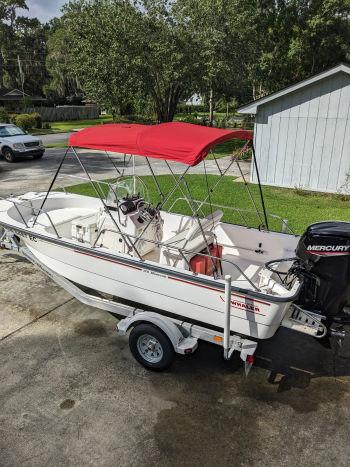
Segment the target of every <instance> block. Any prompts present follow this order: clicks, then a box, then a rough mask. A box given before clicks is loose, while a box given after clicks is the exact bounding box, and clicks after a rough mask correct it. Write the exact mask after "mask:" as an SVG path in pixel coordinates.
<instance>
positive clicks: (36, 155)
mask: <svg viewBox="0 0 350 467" xmlns="http://www.w3.org/2000/svg"><path fill="white" fill-rule="evenodd" d="M43 155H44V154H35V156H33V159H42V157H43Z"/></svg>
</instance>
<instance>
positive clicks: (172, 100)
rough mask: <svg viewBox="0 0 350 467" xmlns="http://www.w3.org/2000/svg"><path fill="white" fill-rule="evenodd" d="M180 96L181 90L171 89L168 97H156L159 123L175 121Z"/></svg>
mask: <svg viewBox="0 0 350 467" xmlns="http://www.w3.org/2000/svg"><path fill="white" fill-rule="evenodd" d="M180 94H181V92H180V90H179V89H177V88H176V87H171V88H170V89H169V91H168V93H167V95H166V96H162V97H161V96H157V95H155V96H154V101H155V108H156V113H157V120H158V123H166V122H172V121H173V119H174V116H175V112H176V108H177V104H178V103H179V100H180Z"/></svg>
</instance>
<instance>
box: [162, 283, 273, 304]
mask: <svg viewBox="0 0 350 467" xmlns="http://www.w3.org/2000/svg"><path fill="white" fill-rule="evenodd" d="M169 279H172V280H173V281H178V282H184V283H185V284H190V285H196V286H197V287H202V288H203V289H209V290H214V291H215V292H222V289H216V288H214V287H209V286H208V285H202V284H197V283H196V282H190V281H186V280H183V279H178V278H177V277H169ZM232 296H233V297H239V298H244V299H246V300H251V301H252V302H256V303H261V304H262V305H267V306H270V305H271V303H268V302H262V301H261V300H256V299H255V298H248V297H246V296H245V295H238V294H235V293H232V294H231V297H232Z"/></svg>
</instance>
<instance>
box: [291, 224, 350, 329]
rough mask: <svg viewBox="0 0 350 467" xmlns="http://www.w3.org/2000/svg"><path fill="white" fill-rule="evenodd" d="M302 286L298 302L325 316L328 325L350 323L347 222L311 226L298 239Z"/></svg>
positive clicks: (349, 251)
mask: <svg viewBox="0 0 350 467" xmlns="http://www.w3.org/2000/svg"><path fill="white" fill-rule="evenodd" d="M296 255H297V257H298V258H299V259H301V260H302V261H301V264H302V267H301V270H300V271H299V272H300V273H301V275H302V278H303V287H302V290H301V293H300V296H299V299H298V302H297V304H298V305H299V306H300V307H302V308H304V309H306V310H309V311H312V312H314V313H320V314H321V315H324V316H326V318H327V321H328V324H330V323H332V322H334V321H336V322H348V323H349V322H350V315H348V314H347V315H346V314H345V313H343V308H344V306H345V305H346V304H347V303H348V302H349V301H350V222H336V221H335V222H319V223H317V224H313V225H310V226H309V227H308V228H307V230H306V232H305V233H304V234H303V235H302V237H301V238H300V240H299V243H298V246H297V249H296Z"/></svg>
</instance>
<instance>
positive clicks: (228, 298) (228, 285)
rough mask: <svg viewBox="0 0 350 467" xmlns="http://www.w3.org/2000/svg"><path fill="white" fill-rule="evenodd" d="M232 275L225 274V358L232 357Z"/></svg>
mask: <svg viewBox="0 0 350 467" xmlns="http://www.w3.org/2000/svg"><path fill="white" fill-rule="evenodd" d="M231 280H232V279H231V276H229V275H227V276H225V318H224V319H225V323H224V359H225V360H229V358H230V327H231V326H230V324H231V323H230V321H231Z"/></svg>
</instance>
